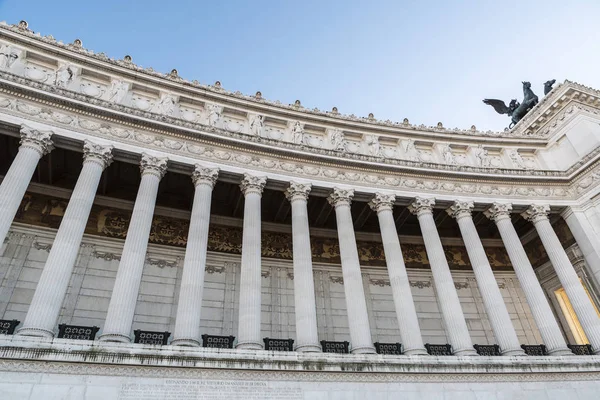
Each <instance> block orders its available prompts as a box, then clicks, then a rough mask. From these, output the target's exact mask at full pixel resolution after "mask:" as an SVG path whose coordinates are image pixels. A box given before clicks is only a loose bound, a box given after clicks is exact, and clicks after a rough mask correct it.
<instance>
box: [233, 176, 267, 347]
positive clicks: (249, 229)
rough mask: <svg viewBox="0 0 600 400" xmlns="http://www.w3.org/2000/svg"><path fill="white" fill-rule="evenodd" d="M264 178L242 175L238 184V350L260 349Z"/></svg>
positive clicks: (261, 345) (265, 180)
mask: <svg viewBox="0 0 600 400" xmlns="http://www.w3.org/2000/svg"><path fill="white" fill-rule="evenodd" d="M266 182H267V179H266V178H265V177H257V176H252V175H248V174H245V175H244V179H243V180H242V184H241V185H240V187H241V189H242V192H243V193H244V196H245V202H244V232H243V235H242V265H241V274H240V306H239V309H240V313H239V324H238V343H237V346H236V347H237V348H238V349H262V348H263V344H262V340H261V334H260V314H261V310H260V308H261V249H262V248H261V223H260V214H261V210H260V200H261V197H262V191H263V189H264V187H265V184H266Z"/></svg>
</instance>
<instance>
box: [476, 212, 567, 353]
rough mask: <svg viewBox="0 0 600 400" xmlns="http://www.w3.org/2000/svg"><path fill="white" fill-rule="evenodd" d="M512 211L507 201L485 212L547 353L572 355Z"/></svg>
mask: <svg viewBox="0 0 600 400" xmlns="http://www.w3.org/2000/svg"><path fill="white" fill-rule="evenodd" d="M511 210H512V206H511V205H510V204H500V203H494V205H493V206H492V207H491V208H490V209H489V210H487V211H486V213H485V214H486V216H487V217H488V218H490V219H493V220H494V222H496V226H497V227H498V231H499V232H500V236H501V237H502V242H503V243H504V247H505V248H506V252H507V253H508V258H510V263H511V264H512V266H513V269H514V270H515V274H516V275H517V279H518V280H519V283H520V284H521V287H522V288H523V292H524V293H525V298H526V299H527V304H529V308H530V309H531V313H532V315H533V319H534V320H535V323H536V324H537V327H538V330H539V331H540V335H541V336H542V340H543V341H544V344H545V345H546V348H547V350H548V353H549V354H550V355H569V354H573V353H572V352H571V350H569V349H568V348H567V343H566V342H565V340H564V338H563V335H562V333H561V331H560V328H559V327H558V323H557V322H556V319H555V318H554V314H553V313H552V309H551V308H550V304H548V300H547V299H546V295H545V294H544V290H543V289H542V286H541V285H540V282H539V281H538V279H537V276H536V275H535V272H534V271H533V267H532V266H531V263H530V262H529V258H527V254H526V253H525V249H524V248H523V245H522V244H521V240H519V235H517V232H516V231H515V227H514V226H513V224H512V221H511V219H510V212H511Z"/></svg>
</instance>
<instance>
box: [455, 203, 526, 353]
mask: <svg viewBox="0 0 600 400" xmlns="http://www.w3.org/2000/svg"><path fill="white" fill-rule="evenodd" d="M473 206H474V205H473V203H472V202H465V201H457V202H456V203H454V205H452V207H450V208H449V209H448V210H447V211H448V214H449V215H450V216H452V217H453V218H455V219H456V222H457V223H458V227H459V228H460V233H461V235H462V238H463V241H464V243H465V247H466V249H467V254H468V255H469V260H470V261H471V267H472V268H473V272H474V274H475V279H476V280H477V286H478V287H479V293H480V294H481V298H482V300H483V305H484V307H485V311H486V313H487V316H488V318H489V321H490V324H491V325H492V330H493V331H494V336H495V337H496V340H497V341H498V345H499V346H500V352H501V354H502V355H506V356H514V355H525V352H524V351H523V349H522V348H521V344H520V343H519V338H518V336H517V332H516V331H515V328H514V326H513V323H512V321H511V319H510V315H509V314H508V310H507V309H506V304H504V299H503V298H502V293H500V288H499V287H498V284H497V282H496V278H495V277H494V273H493V272H492V267H491V266H490V262H489V261H488V258H487V255H486V253H485V250H484V248H483V244H482V243H481V240H480V239H479V234H478V233H477V229H476V228H475V224H474V223H473V217H472V216H471V211H472V210H473Z"/></svg>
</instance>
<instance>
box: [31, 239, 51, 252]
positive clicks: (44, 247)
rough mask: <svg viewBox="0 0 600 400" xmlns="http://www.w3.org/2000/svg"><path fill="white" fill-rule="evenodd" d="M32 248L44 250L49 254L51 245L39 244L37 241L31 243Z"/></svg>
mask: <svg viewBox="0 0 600 400" xmlns="http://www.w3.org/2000/svg"><path fill="white" fill-rule="evenodd" d="M33 248H35V249H36V250H44V251H47V252H50V250H51V249H52V243H40V242H38V241H35V242H33Z"/></svg>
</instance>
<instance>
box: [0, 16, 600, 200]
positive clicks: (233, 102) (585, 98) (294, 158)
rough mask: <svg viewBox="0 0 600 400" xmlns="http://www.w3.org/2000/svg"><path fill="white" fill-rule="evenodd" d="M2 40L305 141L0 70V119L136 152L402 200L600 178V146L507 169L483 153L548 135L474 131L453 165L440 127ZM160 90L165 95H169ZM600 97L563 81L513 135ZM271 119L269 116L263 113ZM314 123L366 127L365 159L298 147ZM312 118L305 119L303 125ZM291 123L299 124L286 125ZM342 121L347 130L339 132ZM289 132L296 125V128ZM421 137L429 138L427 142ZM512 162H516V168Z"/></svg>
mask: <svg viewBox="0 0 600 400" xmlns="http://www.w3.org/2000/svg"><path fill="white" fill-rule="evenodd" d="M0 37H2V39H4V40H9V41H10V42H11V43H17V44H19V45H21V46H23V48H28V49H29V48H32V46H33V48H34V49H37V51H39V52H40V53H41V54H46V55H50V53H49V52H50V51H52V54H51V55H52V56H54V55H55V54H56V55H58V56H60V57H61V60H62V62H64V60H65V59H72V60H74V62H76V63H77V65H76V67H75V69H79V70H80V69H81V68H82V67H86V68H87V66H88V65H89V66H91V68H96V69H97V68H104V70H106V71H109V72H110V73H111V74H112V75H115V74H122V73H127V74H130V78H131V80H132V81H133V80H134V79H133V77H134V76H135V82H136V84H137V83H138V82H142V81H143V80H144V79H146V80H148V82H151V83H152V84H153V85H154V86H156V85H159V86H160V88H159V89H160V98H161V99H163V97H164V95H165V93H167V96H169V95H174V96H175V97H177V96H178V95H179V94H173V90H180V89H181V90H184V89H185V90H192V91H195V92H193V93H192V94H191V95H190V96H192V97H193V96H194V93H202V95H203V96H204V95H205V94H206V95H211V96H216V97H215V98H217V97H218V98H219V104H226V105H227V106H228V107H229V106H232V107H233V106H235V107H238V106H239V107H242V108H244V107H245V108H244V109H245V110H250V111H252V110H254V111H257V110H258V109H257V108H256V107H263V108H264V107H267V108H270V109H277V110H279V111H278V112H285V113H288V114H289V115H287V114H286V118H291V120H289V121H287V124H288V129H294V130H297V131H298V133H299V135H300V140H296V139H294V140H293V141H291V142H290V141H284V140H281V139H272V138H266V137H261V136H256V135H252V134H247V133H241V130H238V131H234V130H231V129H224V128H221V127H215V126H210V125H207V124H205V123H201V122H199V121H198V120H197V119H196V120H194V122H191V121H188V120H185V119H183V118H176V117H174V116H172V115H171V114H172V113H169V112H162V113H159V112H156V110H155V108H153V109H152V111H148V110H146V111H143V110H141V109H138V108H134V107H130V106H127V105H122V104H118V103H115V102H111V101H107V100H102V99H100V98H98V97H93V96H89V95H86V94H84V93H81V92H76V91H72V90H68V89H65V88H64V87H63V86H65V85H58V84H56V85H48V84H45V83H42V82H39V81H35V80H33V79H29V78H26V77H24V76H20V75H15V74H12V73H9V72H0V92H3V93H6V94H7V97H4V98H3V97H1V96H0V112H5V113H7V114H10V115H13V116H18V117H19V118H24V119H25V120H26V121H36V122H39V123H43V124H44V125H49V126H54V127H56V128H59V129H66V130H69V131H72V132H77V133H78V134H84V135H89V136H95V137H98V138H103V139H107V140H109V141H111V142H120V143H123V144H129V145H134V146H136V147H137V148H140V151H142V150H143V149H147V150H154V151H159V152H161V153H171V154H178V155H182V156H184V157H191V158H193V159H197V160H203V161H210V162H215V163H218V164H221V165H224V166H227V165H231V166H236V167H248V166H251V167H252V168H253V169H254V170H256V172H257V173H263V174H264V173H272V172H276V173H277V174H283V175H285V176H289V178H290V180H293V179H295V178H297V177H299V178H304V179H309V180H311V181H314V180H315V179H316V180H320V181H322V182H329V183H331V186H335V185H337V184H340V183H341V184H351V185H352V186H353V187H356V188H357V190H360V186H363V187H365V188H371V187H373V188H374V189H389V190H394V191H395V192H396V193H399V194H400V193H401V192H409V193H412V194H416V195H421V194H422V195H436V194H442V195H454V194H457V195H460V196H473V197H483V198H493V197H502V198H508V199H513V200H514V199H539V200H542V199H543V200H548V199H555V200H565V201H572V200H577V199H579V198H581V197H582V196H584V195H586V193H588V192H592V191H594V190H595V189H594V188H595V185H594V184H595V183H596V182H597V181H599V180H600V169H599V168H598V164H599V163H600V148H598V149H596V150H594V151H593V152H591V153H589V154H588V155H586V156H585V157H582V158H581V159H580V160H579V161H577V162H576V163H575V164H574V165H572V166H571V167H570V168H569V169H568V170H566V171H550V170H542V169H528V168H526V167H523V166H521V167H520V168H502V167H496V166H495V165H497V164H492V165H490V162H489V158H488V151H487V150H486V149H492V148H496V149H500V148H501V147H502V146H503V145H506V146H508V147H507V148H504V149H503V151H504V150H508V152H509V153H507V154H505V156H504V157H507V156H508V155H510V156H511V158H512V156H513V155H514V154H513V153H510V152H512V151H514V149H515V148H517V147H518V146H521V145H523V143H527V145H526V147H527V146H528V147H527V148H528V149H530V150H531V149H536V148H538V149H540V148H543V147H544V146H546V145H547V141H548V140H547V138H541V137H539V138H533V139H532V137H536V135H537V133H535V132H534V133H531V132H529V133H527V132H525V131H523V134H522V135H520V136H519V135H517V136H514V135H512V133H511V134H510V135H508V134H506V132H504V133H502V135H499V136H494V137H487V136H481V135H477V134H473V135H471V134H469V135H466V136H465V135H462V136H461V140H463V141H465V143H467V142H468V143H471V145H470V146H471V149H472V150H473V152H472V155H471V156H469V157H475V160H476V161H477V162H476V163H475V165H478V166H472V165H459V164H457V163H455V162H454V161H455V156H454V155H453V154H452V151H453V150H452V148H450V146H448V144H447V143H448V142H452V143H457V142H456V140H458V139H456V138H457V137H458V136H460V135H458V136H456V135H454V134H452V133H451V131H450V130H446V129H445V128H443V127H441V126H440V127H436V128H435V129H429V130H427V129H425V130H419V129H420V128H419V129H417V128H415V127H410V129H408V128H407V127H406V126H405V125H404V124H395V125H393V126H386V125H385V124H384V125H381V124H379V123H378V122H377V121H375V120H374V119H373V118H368V119H367V121H363V120H358V121H354V122H353V121H352V120H350V121H346V120H340V118H341V117H339V116H338V115H335V116H331V115H329V114H330V113H325V114H326V115H321V116H319V115H320V114H319V113H317V114H314V113H312V112H310V111H308V110H306V109H303V108H302V107H301V106H299V105H292V106H289V107H288V106H282V105H278V104H275V105H274V104H271V103H269V102H267V101H266V100H264V99H262V98H254V97H249V96H242V95H238V94H232V93H229V92H226V91H225V90H224V89H222V88H221V87H220V86H203V85H199V84H198V85H197V84H195V83H194V84H192V83H189V82H187V83H186V81H184V80H182V79H181V78H180V77H179V76H178V75H177V74H176V72H175V73H171V74H159V73H157V72H155V71H152V70H141V69H140V68H139V67H137V66H135V65H134V64H132V63H131V62H129V61H125V60H113V59H109V58H108V57H106V56H104V55H101V54H95V53H93V52H91V51H88V50H85V49H83V48H82V47H81V43H80V42H76V43H74V44H69V45H65V44H62V43H60V42H56V41H55V40H54V39H53V38H51V37H44V38H42V37H41V36H39V35H37V36H36V35H35V34H34V33H33V32H31V31H29V30H28V29H26V28H25V27H21V28H19V27H17V26H7V25H0ZM69 57H70V58H69ZM59 65H62V66H61V67H60V68H63V69H64V68H65V64H61V63H59ZM60 68H59V69H60ZM57 76H58V75H57ZM57 79H58V78H57ZM142 83H143V82H142ZM163 89H165V90H168V92H164V93H163ZM190 93H191V92H190ZM598 93H600V92H598V91H596V90H593V89H590V88H586V87H585V86H582V85H578V84H576V83H572V82H568V81H567V82H565V83H564V84H562V85H560V86H559V87H557V88H555V89H554V90H553V91H552V92H551V93H550V94H549V95H548V96H546V97H544V98H543V100H542V101H541V102H540V104H539V105H538V106H536V108H534V110H532V111H531V112H530V113H529V114H528V115H527V117H526V119H525V120H524V122H523V121H522V122H523V123H521V122H520V123H519V124H517V126H516V127H515V129H513V131H511V132H516V130H519V129H521V130H522V129H525V128H523V127H524V126H526V125H528V124H530V123H529V122H527V121H528V120H531V121H533V120H535V121H538V122H536V123H538V125H539V123H540V122H539V121H542V120H543V121H546V122H545V123H546V125H544V126H545V127H547V128H548V130H547V131H545V132H547V135H546V136H548V135H551V134H552V133H553V132H554V131H556V130H558V129H561V128H562V127H563V126H565V124H566V123H567V122H568V121H569V120H570V119H572V118H574V117H575V116H576V115H580V114H581V113H591V114H595V115H600V110H599V109H598V106H599V102H598V100H597V95H598ZM240 96H241V97H240ZM207 104H208V103H207ZM248 107H254V108H248ZM261 110H262V109H261ZM163 111H164V109H163ZM254 111H253V112H254ZM259 111H260V110H259ZM263 111H264V110H263ZM263 111H260V112H261V113H262V112H263ZM313 114H314V115H313ZM321 114H323V113H321ZM265 115H267V114H266V113H265ZM299 115H304V117H302V118H300V117H299ZM307 115H308V116H307ZM313 117H314V118H317V117H318V118H321V120H322V121H325V120H326V121H327V126H330V127H333V126H340V127H342V128H343V129H345V130H346V129H348V130H352V131H353V132H357V130H355V129H354V128H348V126H350V125H352V124H355V122H356V124H358V125H356V124H355V125H356V126H360V127H361V129H359V131H360V132H363V133H364V137H363V139H364V138H366V139H364V140H366V141H367V142H366V143H368V146H369V148H368V151H367V152H366V153H365V152H364V149H363V150H362V152H361V153H351V152H348V151H338V150H335V149H327V148H322V147H313V146H311V145H307V144H305V143H304V142H303V141H302V140H301V139H302V138H301V136H302V134H303V132H302V131H303V129H304V127H305V126H306V125H307V124H310V123H311V122H310V120H309V119H310V118H313ZM249 118H250V117H249ZM307 118H309V119H308V120H307ZM323 118H324V119H323ZM294 121H295V125H294V124H291V125H290V123H291V122H294ZM315 121H316V120H315ZM336 121H337V122H336ZM342 123H343V124H345V125H341V124H342ZM347 124H350V125H347ZM292 125H293V128H290V126H292ZM260 128H261V127H259V128H258V129H260ZM363 128H364V129H363ZM327 129H329V128H327ZM332 129H333V128H332ZM335 129H337V128H335ZM335 129H333V130H335ZM378 129H379V130H378ZM381 129H383V130H384V131H385V132H386V133H387V134H388V135H389V134H394V133H397V134H398V135H404V136H406V135H407V134H410V135H412V136H411V137H412V138H413V139H408V141H415V143H416V141H418V140H420V139H421V138H419V137H417V136H415V135H417V134H418V135H433V136H431V137H430V138H429V139H431V138H434V139H435V140H437V141H438V142H435V143H433V146H434V147H432V148H431V150H433V151H434V152H435V151H436V150H435V149H436V148H437V147H435V146H440V145H443V144H444V143H446V144H445V146H442V147H443V148H444V149H445V150H446V153H449V154H444V150H443V149H442V150H441V151H442V154H444V157H446V156H447V158H445V161H444V162H445V163H440V162H434V161H435V159H436V156H435V155H433V153H431V152H430V153H431V154H430V155H433V160H434V161H431V162H426V161H422V160H419V161H416V160H414V159H410V158H404V159H403V158H398V157H393V158H391V157H385V156H381V153H380V147H379V138H382V139H385V138H384V137H383V136H381V137H378V136H377V135H374V134H373V133H378V132H383V131H382V130H381ZM544 129H546V128H544ZM327 132H328V130H326V131H325V133H326V134H327ZM536 132H538V131H536ZM471 133H472V132H471ZM509 133H510V132H509ZM513 136H514V137H513ZM422 138H425V139H427V138H426V137H425V136H422ZM388 139H389V137H388ZM425 139H424V140H425ZM429 139H428V140H429ZM386 140H387V139H386ZM398 140H399V141H398V146H400V145H401V143H400V140H404V139H402V138H399V139H398ZM431 140H433V139H431ZM361 143H362V142H361ZM477 143H479V144H477ZM482 143H484V144H485V148H484V147H482ZM473 146H475V147H473ZM499 146H500V147H499ZM511 146H515V147H511ZM413 147H414V146H413ZM511 149H513V150H511ZM490 151H491V150H490ZM515 157H516V161H515V160H513V164H512V165H513V166H514V165H516V164H519V163H521V164H522V163H523V160H522V159H520V160H519V157H520V156H519V154H518V152H517V154H516V155H515ZM421 158H422V157H421ZM417 159H418V158H417ZM430 159H431V157H430ZM438 160H439V159H438ZM515 162H516V164H515ZM508 163H509V164H510V162H508ZM412 194H411V195H412Z"/></svg>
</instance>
